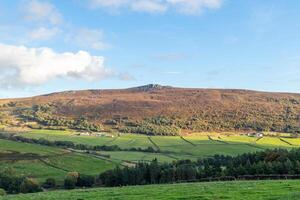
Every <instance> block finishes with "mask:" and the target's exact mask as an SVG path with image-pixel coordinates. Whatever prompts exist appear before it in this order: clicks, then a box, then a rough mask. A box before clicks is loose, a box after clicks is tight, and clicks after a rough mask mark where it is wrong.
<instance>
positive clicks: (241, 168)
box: [99, 149, 300, 186]
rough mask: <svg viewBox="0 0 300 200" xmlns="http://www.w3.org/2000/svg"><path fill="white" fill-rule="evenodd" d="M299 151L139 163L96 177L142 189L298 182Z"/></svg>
mask: <svg viewBox="0 0 300 200" xmlns="http://www.w3.org/2000/svg"><path fill="white" fill-rule="evenodd" d="M299 174H300V149H293V150H290V151H288V150H283V149H276V150H267V151H263V152H256V153H247V154H242V155H239V156H236V157H232V156H224V155H215V156H213V157H211V158H204V159H199V160H198V161H195V162H193V161H190V160H180V161H176V162H173V163H163V164H161V163H159V162H158V161H157V160H153V161H152V162H151V163H145V162H144V163H138V164H137V165H136V166H135V167H132V168H129V167H125V168H116V169H113V170H109V171H106V172H104V173H102V174H101V175H100V176H99V181H100V182H101V183H102V184H103V185H105V186H123V185H144V184H159V183H174V182H182V181H205V180H236V179H266V178H268V179H279V178H282V177H285V178H298V179H299V178H300V175H299Z"/></svg>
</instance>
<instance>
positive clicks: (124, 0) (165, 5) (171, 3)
mask: <svg viewBox="0 0 300 200" xmlns="http://www.w3.org/2000/svg"><path fill="white" fill-rule="evenodd" d="M89 2H90V7H91V8H109V9H120V8H126V9H130V10H133V11H138V12H150V13H153V12H160V13H162V12H166V11H169V10H176V11H177V12H179V13H183V14H188V15H197V14H201V13H202V12H203V11H204V10H206V9H218V8H220V7H221V6H222V3H223V0H110V1H108V0H89Z"/></svg>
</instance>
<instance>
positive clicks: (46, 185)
mask: <svg viewBox="0 0 300 200" xmlns="http://www.w3.org/2000/svg"><path fill="white" fill-rule="evenodd" d="M55 186H56V181H55V179H54V178H48V179H47V180H46V181H45V183H44V184H43V187H44V188H47V189H49V188H55Z"/></svg>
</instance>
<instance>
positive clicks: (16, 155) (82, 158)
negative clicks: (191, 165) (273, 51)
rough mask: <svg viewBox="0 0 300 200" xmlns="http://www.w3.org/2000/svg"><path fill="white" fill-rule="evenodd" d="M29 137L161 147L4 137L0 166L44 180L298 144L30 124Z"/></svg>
mask: <svg viewBox="0 0 300 200" xmlns="http://www.w3.org/2000/svg"><path fill="white" fill-rule="evenodd" d="M18 134H19V135H21V136H22V137H27V138H35V139H39V138H44V139H47V140H52V141H72V142H74V143H76V144H87V145H90V146H94V145H108V146H109V145H118V146H119V147H121V148H123V149H125V148H127V149H129V148H131V147H140V148H147V147H152V148H154V149H158V150H160V152H159V153H150V152H138V151H99V152H98V156H93V155H89V154H85V153H80V152H71V151H69V150H66V149H61V148H56V147H49V146H41V145H36V144H27V143H20V142H14V141H8V140H0V167H1V168H8V167H10V168H13V169H14V170H16V171H17V172H19V173H22V174H25V175H27V176H30V177H34V178H37V179H38V180H40V181H43V180H45V179H46V178H49V177H54V178H56V179H57V180H59V181H61V180H63V178H64V175H65V174H66V173H67V172H70V171H77V172H80V173H84V174H89V175H96V174H99V173H101V172H103V171H105V170H108V169H112V168H114V167H115V166H117V165H120V164H121V165H123V166H124V165H128V164H133V163H136V162H139V161H146V162H147V161H151V160H153V159H155V158H156V159H157V160H158V161H159V162H172V161H174V160H180V159H191V160H197V159H198V158H203V157H209V156H212V155H215V154H223V155H238V154H242V153H247V152H255V151H261V150H264V149H268V148H278V147H280V148H294V147H299V146H300V139H292V138H278V137H269V136H267V137H263V138H261V139H258V138H256V137H248V136H239V135H234V134H218V135H217V134H212V135H211V136H208V135H206V134H207V133H204V134H191V135H186V136H183V137H175V136H146V135H137V134H114V137H107V136H80V135H78V132H74V131H52V130H31V131H29V132H25V133H18Z"/></svg>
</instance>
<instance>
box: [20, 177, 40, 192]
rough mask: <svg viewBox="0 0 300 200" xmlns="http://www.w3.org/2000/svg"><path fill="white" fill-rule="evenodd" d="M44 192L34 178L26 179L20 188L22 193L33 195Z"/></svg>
mask: <svg viewBox="0 0 300 200" xmlns="http://www.w3.org/2000/svg"><path fill="white" fill-rule="evenodd" d="M40 191H42V189H41V187H40V185H39V184H38V182H37V181H36V180H34V179H32V178H25V179H24V180H23V182H22V184H21V186H20V192H22V193H33V192H40Z"/></svg>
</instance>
